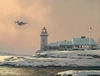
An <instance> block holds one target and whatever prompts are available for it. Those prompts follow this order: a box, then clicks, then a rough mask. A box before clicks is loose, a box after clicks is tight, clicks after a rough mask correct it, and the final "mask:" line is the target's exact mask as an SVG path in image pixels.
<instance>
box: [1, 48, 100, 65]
mask: <svg viewBox="0 0 100 76" xmlns="http://www.w3.org/2000/svg"><path fill="white" fill-rule="evenodd" d="M99 51H100V50H85V51H76V50H75V51H54V50H51V51H42V52H38V53H36V55H35V57H34V56H18V55H17V56H5V55H4V56H0V65H13V66H32V67H35V66H100V52H99Z"/></svg>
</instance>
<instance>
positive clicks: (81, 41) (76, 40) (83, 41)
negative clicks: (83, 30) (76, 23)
mask: <svg viewBox="0 0 100 76" xmlns="http://www.w3.org/2000/svg"><path fill="white" fill-rule="evenodd" d="M72 41H73V44H89V38H73V39H72ZM90 44H94V45H96V42H95V41H94V39H93V38H90Z"/></svg>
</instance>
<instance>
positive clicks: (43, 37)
mask: <svg viewBox="0 0 100 76" xmlns="http://www.w3.org/2000/svg"><path fill="white" fill-rule="evenodd" d="M40 37H41V45H40V50H45V47H46V45H47V43H48V33H47V30H46V28H45V27H44V28H43V29H42V31H41V34H40Z"/></svg>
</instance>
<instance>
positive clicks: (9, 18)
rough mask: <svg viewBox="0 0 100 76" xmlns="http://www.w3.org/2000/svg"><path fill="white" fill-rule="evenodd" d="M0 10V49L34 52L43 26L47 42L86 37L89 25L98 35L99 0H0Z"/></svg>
mask: <svg viewBox="0 0 100 76" xmlns="http://www.w3.org/2000/svg"><path fill="white" fill-rule="evenodd" d="M0 10H1V11H0V27H1V28H0V52H1V51H2V52H12V53H17V54H20V53H21V54H34V53H35V52H36V51H37V50H38V49H39V48H40V33H41V30H42V28H43V27H44V26H45V27H46V28H47V31H48V34H49V36H48V43H50V42H57V41H62V40H71V39H72V38H79V37H81V36H86V37H88V30H89V26H91V27H92V31H93V32H92V37H93V38H94V39H95V41H97V39H98V38H99V37H100V36H99V32H100V30H99V29H100V25H99V24H100V0H0ZM17 20H18V21H24V22H27V23H28V24H27V25H24V26H18V25H17V24H15V23H14V21H17Z"/></svg>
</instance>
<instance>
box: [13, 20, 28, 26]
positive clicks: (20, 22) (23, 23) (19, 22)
mask: <svg viewBox="0 0 100 76" xmlns="http://www.w3.org/2000/svg"><path fill="white" fill-rule="evenodd" d="M16 23H17V24H18V25H19V26H22V25H26V24H28V23H26V22H22V21H15V24H16Z"/></svg>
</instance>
